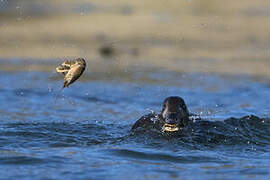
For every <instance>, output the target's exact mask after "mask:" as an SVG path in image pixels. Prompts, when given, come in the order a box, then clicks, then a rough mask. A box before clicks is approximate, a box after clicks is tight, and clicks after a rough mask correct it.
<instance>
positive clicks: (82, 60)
mask: <svg viewBox="0 0 270 180" xmlns="http://www.w3.org/2000/svg"><path fill="white" fill-rule="evenodd" d="M76 63H77V64H79V65H83V66H86V62H85V60H84V59H83V58H77V59H76Z"/></svg>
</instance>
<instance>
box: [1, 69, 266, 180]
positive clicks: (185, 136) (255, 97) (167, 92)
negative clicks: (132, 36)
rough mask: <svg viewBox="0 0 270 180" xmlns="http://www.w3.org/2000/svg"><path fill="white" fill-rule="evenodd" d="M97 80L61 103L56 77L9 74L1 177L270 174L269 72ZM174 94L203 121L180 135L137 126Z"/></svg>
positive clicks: (137, 74)
mask: <svg viewBox="0 0 270 180" xmlns="http://www.w3.org/2000/svg"><path fill="white" fill-rule="evenodd" d="M93 76H94V75H93V74H91V73H89V74H87V73H86V74H84V75H83V77H82V78H81V79H80V80H79V81H77V82H75V83H74V84H72V85H71V86H70V88H68V89H64V91H63V92H62V93H61V95H60V97H59V99H58V100H57V101H55V97H56V94H57V92H58V91H59V89H60V88H61V86H62V83H63V80H62V79H61V78H60V76H58V75H56V74H55V73H48V72H32V71H27V72H8V71H0V82H1V83H0V174H1V176H0V179H27V180H28V179H65V180H68V179H117V180H119V179H268V178H270V118H269V117H270V103H269V97H270V91H269V90H270V79H269V78H266V77H263V78H262V77H251V76H244V75H212V74H195V73H175V72H166V71H159V70H156V71H145V72H144V71H134V72H129V74H126V75H125V74H124V75H115V74H111V75H108V76H105V75H104V76H102V75H100V76H98V77H93ZM108 77H110V78H108ZM171 95H174V96H181V97H182V98H184V100H185V101H186V104H187V106H188V109H189V111H190V112H192V113H195V114H198V115H200V116H201V118H202V120H200V121H194V122H192V123H191V124H190V125H189V127H187V129H185V130H184V132H183V133H182V134H181V135H179V136H167V135H165V134H162V133H157V132H156V133H154V132H151V131H149V132H147V131H142V132H136V133H132V132H131V131H130V129H131V127H132V125H133V123H135V121H136V120H137V119H139V118H140V117H141V116H142V115H144V114H147V113H149V112H150V111H156V112H160V110H161V107H162V101H163V100H164V99H165V98H166V97H168V96H171Z"/></svg>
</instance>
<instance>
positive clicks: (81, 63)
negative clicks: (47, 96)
mask: <svg viewBox="0 0 270 180" xmlns="http://www.w3.org/2000/svg"><path fill="white" fill-rule="evenodd" d="M85 67H86V62H85V60H84V59H83V58H77V59H75V60H66V61H64V62H63V63H62V64H61V65H60V66H57V67H56V72H58V73H62V74H64V75H65V78H64V80H65V82H64V85H63V87H62V88H61V90H60V91H59V93H58V95H59V94H60V92H61V91H62V90H63V89H64V88H67V87H69V85H70V84H72V83H73V82H75V81H76V80H77V79H79V77H80V76H81V75H82V74H83V72H84V70H85ZM58 95H57V96H56V99H57V97H58Z"/></svg>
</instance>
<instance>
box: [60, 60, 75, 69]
mask: <svg viewBox="0 0 270 180" xmlns="http://www.w3.org/2000/svg"><path fill="white" fill-rule="evenodd" d="M75 63H76V61H71V60H66V61H64V62H63V63H62V66H66V67H69V68H70V67H71V66H72V65H74V64H75Z"/></svg>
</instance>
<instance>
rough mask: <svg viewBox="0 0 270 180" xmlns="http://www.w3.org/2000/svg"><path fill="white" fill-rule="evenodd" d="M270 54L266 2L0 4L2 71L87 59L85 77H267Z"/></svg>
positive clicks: (62, 0) (31, 0)
mask: <svg viewBox="0 0 270 180" xmlns="http://www.w3.org/2000/svg"><path fill="white" fill-rule="evenodd" d="M269 47H270V1H267V0H260V2H258V1H254V0H245V1H234V0H227V1H222V2H221V1H218V0H203V1H198V0H182V1H179V0H171V1H165V0H144V1H127V0H117V1H115V0H106V1H100V0H91V1H87V0H76V1H72V0H57V1H55V0H46V1H44V0H1V1H0V59H1V62H0V70H21V69H27V70H30V69H31V70H42V71H48V70H52V66H55V62H61V60H64V59H68V58H74V57H85V58H86V59H87V60H88V64H89V68H90V70H89V71H99V72H107V71H108V70H110V71H111V72H113V71H114V70H115V71H123V72H126V71H129V70H130V69H133V68H135V67H136V68H141V67H144V68H146V69H147V68H148V69H163V70H170V71H177V72H208V73H220V74H249V75H256V76H265V75H270V71H269V67H270V62H269V60H268V59H269V56H270V51H269ZM30 61H31V62H30ZM12 62H15V63H13V66H11V63H12ZM20 62H23V63H22V64H24V65H26V64H27V63H26V62H29V63H28V65H27V66H21V65H18V63H20ZM33 62H34V63H33ZM16 65H18V66H16Z"/></svg>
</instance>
